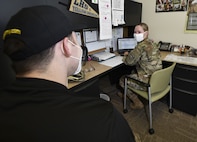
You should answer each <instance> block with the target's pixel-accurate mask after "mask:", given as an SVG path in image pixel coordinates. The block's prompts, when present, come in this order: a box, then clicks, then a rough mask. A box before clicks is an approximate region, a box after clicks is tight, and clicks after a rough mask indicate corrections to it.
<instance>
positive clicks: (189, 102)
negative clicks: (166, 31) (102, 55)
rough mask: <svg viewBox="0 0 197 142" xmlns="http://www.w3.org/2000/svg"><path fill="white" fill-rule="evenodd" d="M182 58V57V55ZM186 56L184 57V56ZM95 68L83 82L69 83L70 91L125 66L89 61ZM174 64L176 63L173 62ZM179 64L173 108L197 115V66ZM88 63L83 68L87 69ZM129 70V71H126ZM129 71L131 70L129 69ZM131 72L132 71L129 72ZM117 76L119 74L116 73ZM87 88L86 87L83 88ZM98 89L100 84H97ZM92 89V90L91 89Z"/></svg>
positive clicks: (175, 71)
mask: <svg viewBox="0 0 197 142" xmlns="http://www.w3.org/2000/svg"><path fill="white" fill-rule="evenodd" d="M169 54H172V53H171V52H161V58H162V60H163V61H169V62H170V60H166V56H168V55H169ZM173 54H174V55H180V54H179V53H173ZM180 56H181V55H180ZM182 56H184V55H182ZM88 62H89V63H91V64H92V65H93V66H94V67H95V69H96V70H95V71H92V72H87V73H86V74H85V75H86V76H85V80H84V81H83V82H75V83H69V87H68V88H69V89H76V88H80V87H82V86H84V85H85V84H86V83H88V82H91V81H94V80H99V77H101V76H103V75H106V74H108V73H110V72H113V70H115V69H117V68H123V67H124V64H120V65H118V66H115V67H112V66H107V65H103V64H100V63H99V62H96V61H88ZM172 62H174V61H172ZM175 62H177V65H176V67H175V70H174V73H173V89H172V90H173V107H174V108H176V109H179V110H181V111H184V112H186V113H189V114H192V115H196V114H197V88H196V86H197V65H196V64H190V63H188V62H186V63H184V62H182V61H181V62H179V61H175ZM87 66H88V63H86V65H85V66H84V67H83V68H86V67H87ZM123 70H124V69H123ZM126 70H127V69H126ZM128 70H129V69H128ZM129 71H130V70H129ZM115 76H117V72H115ZM82 88H86V87H82ZM97 88H98V84H97ZM91 89H92V88H91Z"/></svg>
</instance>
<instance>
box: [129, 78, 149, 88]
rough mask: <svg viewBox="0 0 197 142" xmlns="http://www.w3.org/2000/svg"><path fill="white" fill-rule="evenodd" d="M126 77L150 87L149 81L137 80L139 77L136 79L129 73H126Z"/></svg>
mask: <svg viewBox="0 0 197 142" xmlns="http://www.w3.org/2000/svg"><path fill="white" fill-rule="evenodd" d="M126 78H129V79H131V80H133V81H135V82H137V83H138V84H140V85H142V86H144V87H150V84H149V83H145V82H142V81H140V80H137V79H135V78H132V77H131V76H129V75H126Z"/></svg>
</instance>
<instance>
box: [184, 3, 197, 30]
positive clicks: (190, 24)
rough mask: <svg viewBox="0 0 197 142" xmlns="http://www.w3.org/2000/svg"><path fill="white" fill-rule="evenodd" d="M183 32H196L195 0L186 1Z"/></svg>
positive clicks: (196, 6)
mask: <svg viewBox="0 0 197 142" xmlns="http://www.w3.org/2000/svg"><path fill="white" fill-rule="evenodd" d="M185 32H186V33H197V0H189V1H188V10H187V17H186V26H185Z"/></svg>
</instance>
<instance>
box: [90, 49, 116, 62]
mask: <svg viewBox="0 0 197 142" xmlns="http://www.w3.org/2000/svg"><path fill="white" fill-rule="evenodd" d="M115 56H116V54H114V53H110V52H105V51H104V52H99V53H96V54H93V55H92V59H93V60H96V61H105V60H107V59H110V58H112V57H115Z"/></svg>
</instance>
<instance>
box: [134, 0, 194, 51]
mask: <svg viewBox="0 0 197 142" xmlns="http://www.w3.org/2000/svg"><path fill="white" fill-rule="evenodd" d="M134 1H137V2H141V3H142V4H143V6H142V22H145V23H147V24H148V25H149V30H150V33H149V38H151V39H153V40H155V41H156V42H158V41H160V40H161V41H164V42H165V41H166V42H171V43H173V44H184V45H190V46H192V47H195V48H197V34H194V33H185V31H184V30H185V22H186V17H187V16H186V14H187V12H162V13H156V12H155V3H156V0H134Z"/></svg>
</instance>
